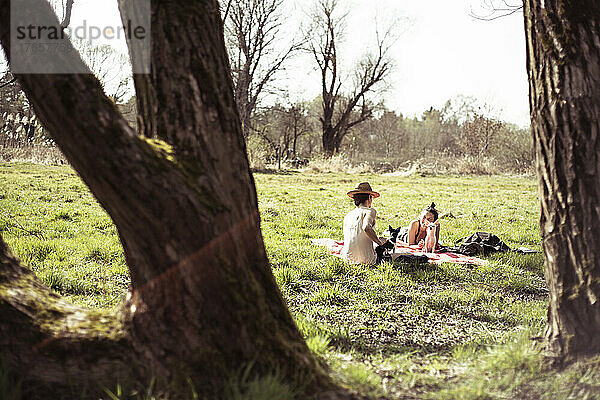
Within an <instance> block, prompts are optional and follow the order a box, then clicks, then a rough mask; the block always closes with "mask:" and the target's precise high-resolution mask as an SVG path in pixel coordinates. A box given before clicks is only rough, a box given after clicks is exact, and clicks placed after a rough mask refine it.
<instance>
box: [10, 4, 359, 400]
mask: <svg viewBox="0 0 600 400" xmlns="http://www.w3.org/2000/svg"><path fill="white" fill-rule="evenodd" d="M129 1H131V0H129ZM121 3H122V4H121V5H120V6H121V9H122V10H131V9H132V8H128V7H129V6H128V4H127V3H128V2H127V1H125V0H123V1H122V2H121ZM130 4H131V3H129V5H130ZM36 7H38V8H39V9H41V10H46V11H45V12H48V13H49V12H51V9H50V7H49V5H48V4H47V3H46V2H44V1H42V0H40V1H37V4H36ZM9 10H10V5H9V1H8V0H0V40H1V42H2V46H3V47H4V49H5V50H6V53H7V54H8V55H9V56H10V51H9V49H10V32H9V27H10V20H9V18H10V14H9ZM152 23H153V25H152V66H153V68H152V73H151V74H150V75H143V76H136V79H135V86H136V92H137V95H138V104H140V116H139V120H140V121H141V122H142V123H141V124H140V131H141V133H142V135H138V134H136V132H134V131H133V130H132V129H131V128H130V127H129V125H128V124H127V122H126V121H125V120H124V119H123V118H122V117H121V115H120V114H119V113H118V111H117V109H116V107H115V106H114V104H113V103H112V102H111V101H110V100H109V99H108V98H107V97H106V96H105V95H104V94H103V93H102V90H101V86H100V84H99V82H98V80H97V79H96V78H94V77H93V76H92V75H91V74H88V75H86V74H78V75H66V74H64V75H58V74H53V75H43V74H40V75H19V76H17V78H18V79H19V82H20V84H21V87H22V88H23V90H24V91H25V93H26V94H27V96H28V98H29V99H30V101H31V103H32V104H33V106H34V108H35V111H36V113H37V115H38V116H39V117H40V120H41V121H42V123H43V124H44V126H45V127H46V128H47V129H48V131H49V132H50V134H51V136H52V138H53V139H54V140H55V142H56V143H57V144H58V145H59V147H60V148H61V150H62V151H63V153H64V154H65V156H66V157H67V158H68V159H69V161H70V163H71V165H72V166H73V167H74V168H75V169H76V170H77V172H78V173H79V175H80V176H81V178H82V179H83V180H84V181H85V183H86V184H87V185H88V186H89V188H90V190H91V191H92V193H93V194H94V195H95V196H96V198H97V199H98V201H99V202H100V203H101V205H102V206H103V207H104V208H105V209H106V211H107V212H108V214H109V215H110V216H111V218H112V219H113V221H114V223H115V225H116V227H117V230H118V233H119V236H120V238H121V242H122V244H123V248H124V251H125V257H126V260H127V264H128V267H129V271H130V275H131V293H130V295H129V296H128V297H127V300H126V301H125V302H124V304H123V305H122V307H121V308H120V310H119V311H118V313H117V316H118V318H115V317H114V313H113V314H110V315H109V314H108V313H106V312H103V311H95V310H85V309H82V308H78V307H74V306H72V305H70V304H67V303H66V302H64V301H62V300H61V299H60V298H58V297H57V296H56V295H54V294H52V293H51V292H50V291H49V290H48V289H45V288H44V287H43V286H42V285H41V283H40V282H39V281H38V280H37V278H35V276H34V275H33V273H32V272H31V271H30V270H28V269H27V268H25V267H23V266H21V265H20V264H19V262H18V261H17V260H16V259H15V258H14V257H12V256H11V255H10V252H9V250H8V247H7V246H6V245H5V244H4V242H3V241H2V240H1V238H0V337H1V338H2V339H0V340H1V341H0V346H1V349H0V358H1V359H2V360H4V361H6V362H7V363H8V365H9V367H10V368H11V369H13V370H14V371H16V372H17V373H18V375H19V377H20V378H21V379H22V380H23V387H24V388H26V389H27V390H28V396H29V397H28V398H35V397H40V398H41V397H43V398H48V397H50V398H63V397H62V396H64V397H68V396H69V394H70V396H73V397H78V396H80V392H78V391H80V390H88V389H89V390H90V391H98V390H100V389H101V388H102V386H106V387H109V388H110V387H114V386H115V385H116V384H117V383H118V382H121V383H123V382H125V383H127V382H129V383H130V382H131V380H132V379H133V380H135V381H136V382H140V383H142V384H148V383H149V382H150V381H151V380H152V379H156V380H157V382H158V384H159V385H160V386H161V388H163V389H164V390H167V391H170V392H173V393H176V394H179V395H184V394H183V393H185V390H186V389H187V388H189V385H188V383H187V382H188V379H191V381H192V382H193V385H194V386H195V388H196V390H197V391H198V392H199V393H200V394H201V396H205V397H207V398H214V397H215V396H218V395H220V394H221V393H220V391H221V390H222V388H223V384H224V383H225V382H226V381H227V380H228V379H229V378H230V377H231V374H232V373H234V372H235V371H238V370H239V369H240V367H242V366H244V365H252V372H253V374H255V375H261V374H267V373H273V372H274V371H278V372H279V374H280V375H281V376H282V377H283V379H284V380H285V381H286V382H288V383H290V384H292V385H293V386H294V387H296V388H299V390H301V392H302V393H304V395H306V396H309V395H311V396H312V395H322V396H325V393H332V392H331V391H337V390H339V388H338V387H337V386H336V385H334V384H333V383H332V382H331V380H330V379H329V377H328V376H327V375H326V373H325V372H324V371H323V370H322V369H321V368H320V367H319V365H318V364H317V363H316V362H315V360H314V359H313V358H312V356H311V354H310V351H309V349H308V348H307V346H306V344H305V343H304V341H303V339H302V337H301V334H300V333H299V331H298V329H297V328H296V326H295V323H294V321H293V319H292V318H291V315H290V314H289V311H288V310H287V308H286V306H285V304H284V300H283V298H282V296H281V293H280V292H279V290H278V288H277V285H276V283H275V280H274V277H273V275H272V272H271V269H270V266H269V263H268V260H267V257H266V253H265V249H264V244H263V240H262V236H261V232H260V218H259V214H258V203H257V197H256V190H255V187H254V181H253V178H252V175H251V174H250V170H249V165H248V160H247V156H246V153H245V144H244V140H243V135H242V132H241V125H240V122H239V118H238V115H237V112H236V108H235V103H234V101H233V94H232V84H231V78H230V76H229V73H228V71H229V70H228V68H229V66H228V61H227V56H226V53H225V46H224V42H223V27H222V23H221V19H220V15H219V8H218V5H217V3H216V2H215V1H197V2H178V1H174V0H173V1H166V0H163V1H160V2H159V1H158V0H156V1H153V2H152ZM56 25H57V26H58V25H59V22H58V21H56ZM173 27H177V29H176V30H175V28H173ZM133 56H134V57H135V53H134V54H133ZM46 61H47V62H48V63H52V62H54V61H53V60H52V59H50V58H49V59H48V60H46ZM71 62H73V63H80V62H81V61H80V60H71ZM151 138H152V139H151ZM90 349H93V351H92V352H90V351H89V350H90ZM34 364H35V365H34ZM40 388H43V389H40ZM339 393H340V394H343V395H345V396H347V395H348V393H347V392H343V391H341V392H339Z"/></svg>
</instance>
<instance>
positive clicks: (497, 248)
mask: <svg viewBox="0 0 600 400" xmlns="http://www.w3.org/2000/svg"><path fill="white" fill-rule="evenodd" d="M460 242H462V243H461V244H460V245H459V246H458V247H454V248H452V249H448V250H449V251H452V252H454V253H460V254H465V255H467V256H473V255H476V254H490V253H496V252H505V251H510V247H508V246H507V245H506V243H504V242H503V241H502V240H500V238H499V237H498V236H496V235H494V234H493V233H489V232H475V233H474V234H472V235H471V236H466V237H464V238H462V239H459V240H457V241H456V242H455V243H454V244H455V245H456V244H458V243H460Z"/></svg>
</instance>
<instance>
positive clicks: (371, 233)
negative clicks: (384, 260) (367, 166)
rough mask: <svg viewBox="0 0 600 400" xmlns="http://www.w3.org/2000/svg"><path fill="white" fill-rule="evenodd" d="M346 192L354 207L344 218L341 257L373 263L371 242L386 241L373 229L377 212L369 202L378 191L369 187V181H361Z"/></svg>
mask: <svg viewBox="0 0 600 400" xmlns="http://www.w3.org/2000/svg"><path fill="white" fill-rule="evenodd" d="M347 194H348V196H350V197H351V198H352V199H353V200H354V204H355V205H356V208H355V209H354V210H352V211H350V212H349V213H348V214H347V215H346V217H345V218H344V247H343V249H342V253H341V255H342V258H344V259H345V260H346V261H348V262H351V263H355V264H369V265H373V264H375V263H376V262H377V255H376V254H375V250H374V249H373V243H376V244H377V245H383V244H384V243H385V242H386V240H385V239H380V238H379V237H377V234H376V233H375V230H374V229H373V226H374V225H375V217H376V215H377V212H376V211H375V209H374V208H371V203H372V201H373V199H374V198H377V197H379V193H377V192H375V191H373V190H372V189H371V185H370V184H369V182H361V183H359V184H358V185H357V186H356V188H355V189H353V190H351V191H349V192H348V193H347Z"/></svg>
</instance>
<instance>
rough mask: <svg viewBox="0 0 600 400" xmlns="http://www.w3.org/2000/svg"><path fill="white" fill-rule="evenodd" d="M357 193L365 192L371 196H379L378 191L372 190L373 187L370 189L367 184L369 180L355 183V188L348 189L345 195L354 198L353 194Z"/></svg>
mask: <svg viewBox="0 0 600 400" xmlns="http://www.w3.org/2000/svg"><path fill="white" fill-rule="evenodd" d="M358 193H367V194H370V195H371V196H373V198H376V197H379V193H377V192H374V191H373V189H371V185H369V182H361V183H359V184H358V185H356V188H355V189H353V190H351V191H349V192H348V193H347V195H348V196H350V197H352V198H354V195H355V194H358Z"/></svg>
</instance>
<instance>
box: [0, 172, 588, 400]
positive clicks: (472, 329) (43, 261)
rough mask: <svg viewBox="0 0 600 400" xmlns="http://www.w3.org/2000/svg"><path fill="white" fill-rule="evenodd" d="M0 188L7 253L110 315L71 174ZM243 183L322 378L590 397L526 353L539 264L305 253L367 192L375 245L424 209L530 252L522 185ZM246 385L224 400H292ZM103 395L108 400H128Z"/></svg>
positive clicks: (97, 255)
mask: <svg viewBox="0 0 600 400" xmlns="http://www.w3.org/2000/svg"><path fill="white" fill-rule="evenodd" d="M0 175H1V176H0V179H2V180H3V183H4V185H3V186H2V187H0V212H1V214H0V230H1V232H2V236H3V238H4V240H5V241H6V242H7V243H8V244H9V245H10V246H11V248H12V250H13V252H14V253H15V255H16V256H17V257H19V258H20V259H21V260H22V261H23V263H24V264H26V265H28V266H30V267H31V268H32V269H33V270H34V271H35V273H36V274H37V275H38V276H39V277H40V278H41V280H42V281H43V282H44V283H45V284H46V285H48V286H49V287H51V288H52V289H53V290H55V291H56V292H57V293H59V294H61V295H62V296H65V297H67V298H68V299H70V300H72V301H74V302H76V303H79V304H83V305H87V306H92V307H114V306H117V305H118V304H119V302H120V300H121V298H122V297H123V296H124V295H125V293H126V292H127V288H128V285H129V273H128V268H127V265H126V263H125V257H124V255H123V249H122V246H121V244H120V242H119V237H118V234H117V231H116V228H115V226H114V225H113V224H112V222H111V220H110V218H109V217H108V215H107V214H106V213H105V211H104V210H103V209H102V208H101V207H100V205H99V204H98V203H97V202H96V201H95V199H94V198H93V196H92V195H91V194H90V193H89V191H88V190H87V188H86V187H85V185H84V184H83V183H82V182H81V180H80V179H79V178H78V177H77V175H76V174H75V173H74V172H73V170H72V169H70V168H68V167H40V166H34V165H29V164H4V165H0ZM254 177H255V180H256V185H257V193H258V200H259V209H260V211H261V227H262V233H263V237H264V242H265V246H266V251H267V254H268V257H269V260H270V262H271V267H272V271H273V275H274V277H275V279H276V281H277V283H278V285H279V287H280V289H281V293H282V295H283V297H284V299H285V301H286V304H287V305H288V307H289V309H290V311H291V313H292V315H293V316H294V318H295V320H296V323H297V325H298V328H299V329H300V332H301V333H302V335H303V336H304V337H305V339H306V342H307V345H308V346H309V348H310V349H311V351H312V352H313V353H315V354H316V356H317V357H319V359H321V360H323V361H324V362H326V363H327V364H328V366H329V367H330V368H331V370H332V371H333V376H334V377H335V379H337V380H339V381H340V382H343V383H344V384H345V385H347V386H350V387H352V388H354V389H357V390H359V391H361V392H362V393H365V394H369V395H372V396H387V397H390V398H395V397H400V398H402V397H403V396H407V397H410V396H412V397H414V398H445V399H450V398H465V399H477V398H514V399H519V398H548V399H550V398H554V397H552V396H550V395H549V394H548V395H546V393H552V394H553V395H555V396H556V398H564V399H567V398H569V396H571V397H570V398H586V397H585V396H588V394H589V393H594V390H596V393H600V388H599V387H598V386H599V385H598V384H596V383H595V382H597V381H598V380H597V378H598V377H599V376H600V373H599V372H598V365H597V364H594V363H591V364H590V363H583V364H581V365H579V366H575V367H573V368H570V369H567V370H565V371H564V372H560V373H556V372H550V371H548V370H546V369H544V368H543V367H541V366H540V365H543V360H542V358H541V355H540V354H539V352H538V351H537V349H536V347H535V345H534V344H533V343H532V342H531V341H530V340H529V337H530V336H537V335H538V334H539V332H540V331H541V330H542V328H543V326H544V324H545V318H546V308H547V295H548V292H547V289H546V284H545V280H544V273H543V264H544V261H543V255H542V253H537V254H529V255H523V254H516V253H506V254H500V255H493V256H489V257H486V258H487V259H488V260H489V264H488V265H485V266H469V265H460V264H442V265H429V264H424V265H419V264H405V263H389V262H385V263H382V264H380V265H377V266H373V267H369V266H364V265H349V264H346V263H344V262H343V261H342V260H340V259H338V258H335V257H332V256H330V255H328V254H327V253H326V251H325V249H324V248H322V247H315V246H313V245H312V244H311V242H310V239H312V238H325V237H326V238H332V239H342V236H343V233H342V220H343V217H344V215H345V214H346V213H347V212H348V211H350V210H351V209H352V208H353V207H354V205H353V204H352V203H351V201H350V199H349V198H348V197H347V196H346V191H347V190H349V189H351V188H352V187H354V186H355V184H356V183H357V182H358V181H369V182H370V183H371V185H372V186H373V188H374V189H375V190H379V191H380V192H381V194H382V195H381V197H380V198H378V199H377V200H376V201H375V202H374V207H375V208H376V210H377V223H376V226H375V229H376V231H377V232H378V233H381V232H382V231H383V230H384V229H385V228H387V226H388V225H391V226H392V227H398V226H405V225H407V224H408V223H409V222H410V220H411V219H413V218H415V217H416V216H417V215H418V214H419V213H420V211H421V210H422V208H423V207H424V206H425V205H427V204H430V203H431V201H435V203H436V204H437V205H438V208H439V210H440V211H441V212H442V214H444V213H447V216H446V217H443V218H442V219H441V226H442V228H441V233H440V239H441V241H442V243H445V244H448V245H451V244H452V243H454V241H456V240H457V239H460V238H462V237H465V236H467V235H470V234H471V233H473V232H475V231H488V232H493V233H495V234H497V235H498V236H499V237H500V238H501V239H502V240H504V241H505V242H506V243H507V244H508V245H509V246H511V247H513V248H516V247H519V246H526V247H529V248H531V249H534V250H541V243H540V237H539V226H538V225H537V224H538V222H537V221H536V219H535V218H531V215H533V214H536V213H537V212H538V202H537V184H536V182H535V180H534V179H532V178H527V177H508V176H506V177H504V176H481V177H480V176H478V177H472V176H462V177H461V176H406V177H402V176H385V175H373V174H362V175H351V174H340V173H326V174H310V173H305V174H299V173H297V174H288V175H283V174H255V175H254ZM0 372H1V371H0ZM249 376H250V375H249V374H246V375H244V371H241V372H240V374H239V376H237V377H235V379H232V381H231V385H230V386H229V388H228V392H227V394H226V396H229V398H233V399H263V398H264V399H275V398H278V399H279V398H281V399H286V398H293V396H294V393H295V392H294V390H292V389H291V388H289V387H287V386H285V385H283V384H282V383H281V381H280V380H279V379H278V377H277V375H273V376H266V377H261V378H252V379H251V378H250V377H249ZM3 379H6V378H5V377H4V375H2V374H0V395H3V394H4V393H8V392H6V391H5V392H1V390H4V389H3V387H2V382H3ZM594 379H596V381H595V380H594ZM561 385H570V387H571V388H572V389H568V390H567V389H564V387H562V386H561ZM4 387H5V388H8V387H12V386H10V384H4ZM113 389H114V390H113V391H112V392H111V393H112V395H113V396H116V397H117V398H118V399H121V398H126V397H124V396H123V393H129V392H127V391H125V390H122V391H121V392H120V393H121V394H118V393H117V389H116V388H113ZM151 389H152V388H151V386H150V387H149V388H146V391H143V390H142V391H141V392H140V393H139V394H140V396H142V397H141V398H143V399H147V400H150V399H159V398H160V397H159V395H158V394H156V393H153V392H151ZM190 393H191V392H190ZM530 394H533V395H534V397H527V396H528V395H530ZM6 396H8V395H6ZM143 396H146V397H143ZM519 396H521V397H519ZM7 398H10V397H7Z"/></svg>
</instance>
